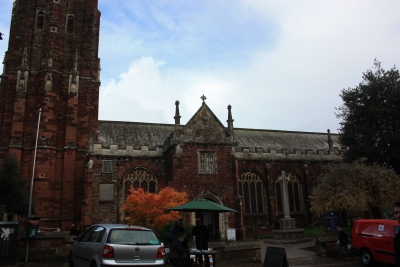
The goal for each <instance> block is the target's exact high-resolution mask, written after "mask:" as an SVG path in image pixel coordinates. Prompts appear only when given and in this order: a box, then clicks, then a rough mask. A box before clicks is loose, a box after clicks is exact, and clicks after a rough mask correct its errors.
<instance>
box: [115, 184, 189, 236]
mask: <svg viewBox="0 0 400 267" xmlns="http://www.w3.org/2000/svg"><path fill="white" fill-rule="evenodd" d="M129 192H130V193H131V194H130V195H129V196H128V197H127V198H126V201H125V204H124V205H123V206H122V209H123V210H125V211H126V212H127V213H128V217H125V221H126V222H127V223H128V224H135V225H141V226H145V227H150V228H152V229H153V230H160V229H161V228H162V227H163V226H164V225H165V224H166V223H168V222H170V221H173V220H176V219H177V218H179V212H177V211H171V212H165V209H168V208H172V207H175V206H178V205H181V204H184V203H186V202H187V194H186V193H185V192H177V191H175V190H174V189H172V188H171V187H166V188H164V189H161V190H160V192H159V193H158V194H155V193H149V192H145V191H144V190H143V189H142V188H138V189H135V188H133V187H132V186H131V187H130V188H129Z"/></svg>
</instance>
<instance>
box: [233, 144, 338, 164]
mask: <svg viewBox="0 0 400 267" xmlns="http://www.w3.org/2000/svg"><path fill="white" fill-rule="evenodd" d="M232 154H233V156H234V157H235V158H236V159H240V160H268V161H274V160H284V161H299V160H300V161H342V160H343V154H342V152H341V151H340V150H339V149H337V148H336V149H333V150H311V149H309V150H307V149H306V150H301V149H291V150H290V149H272V148H269V149H264V148H256V149H255V150H251V149H250V148H246V147H234V148H232Z"/></svg>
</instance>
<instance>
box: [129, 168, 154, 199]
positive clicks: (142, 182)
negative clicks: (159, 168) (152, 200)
mask: <svg viewBox="0 0 400 267" xmlns="http://www.w3.org/2000/svg"><path fill="white" fill-rule="evenodd" d="M124 186H125V196H128V195H129V194H130V193H129V188H130V187H131V186H133V188H135V189H138V188H143V190H144V191H145V192H150V193H158V184H157V178H156V176H155V175H154V173H153V172H151V171H149V170H147V169H144V168H137V169H133V170H131V171H130V172H129V173H128V174H127V175H126V176H125V178H124Z"/></svg>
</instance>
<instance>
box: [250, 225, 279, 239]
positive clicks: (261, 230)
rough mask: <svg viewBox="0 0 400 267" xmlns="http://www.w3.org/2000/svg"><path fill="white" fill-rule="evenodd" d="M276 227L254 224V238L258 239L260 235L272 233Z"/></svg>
mask: <svg viewBox="0 0 400 267" xmlns="http://www.w3.org/2000/svg"><path fill="white" fill-rule="evenodd" d="M274 229H275V227H274V226H272V225H266V226H253V236H254V239H258V236H260V235H267V234H272V230H274Z"/></svg>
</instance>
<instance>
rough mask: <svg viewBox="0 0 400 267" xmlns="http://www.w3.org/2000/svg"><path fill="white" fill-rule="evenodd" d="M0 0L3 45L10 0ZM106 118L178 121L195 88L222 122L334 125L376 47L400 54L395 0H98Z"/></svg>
mask: <svg viewBox="0 0 400 267" xmlns="http://www.w3.org/2000/svg"><path fill="white" fill-rule="evenodd" d="M12 2H13V0H0V6H1V15H0V31H1V32H2V33H4V34H5V36H3V39H4V40H3V41H0V55H1V56H2V57H3V56H4V52H5V51H6V49H7V45H8V33H9V24H10V19H11V5H12ZM99 10H100V11H101V13H102V15H101V22H100V25H101V27H100V51H99V57H100V58H101V68H102V71H101V81H102V83H101V90H100V110H99V117H100V119H101V120H118V121H137V122H151V123H174V119H173V117H174V115H175V101H176V100H178V101H179V102H180V114H181V116H182V118H181V123H182V124H185V123H186V122H187V121H188V120H189V119H190V118H191V117H192V116H193V114H194V113H195V112H196V111H197V110H198V109H199V107H200V106H201V102H202V100H201V99H200V97H201V96H202V95H203V94H204V95H205V96H206V97H207V100H206V103H207V105H208V106H209V107H210V108H211V110H212V111H213V112H214V113H215V115H216V116H217V117H218V118H219V119H220V120H221V122H222V123H223V124H224V125H226V120H227V116H228V111H227V106H228V105H231V106H232V116H233V119H234V127H237V128H255V129H272V130H290V131H307V132H326V130H327V129H328V128H329V129H330V130H331V132H333V133H336V132H338V130H337V129H338V128H339V122H340V121H339V120H338V119H337V118H336V116H335V107H339V106H340V105H341V104H342V103H343V102H342V100H341V98H340V96H339V94H340V92H341V90H342V89H343V88H349V87H355V86H356V85H357V84H358V83H359V82H361V81H362V73H363V72H365V71H367V70H368V69H371V68H372V66H373V62H374V59H375V58H377V59H378V60H379V61H381V62H382V67H383V68H384V69H390V68H392V67H393V66H395V65H396V67H397V68H399V65H400V51H399V48H400V31H399V30H400V15H399V14H400V1H399V0H374V1H370V0H357V1H356V0H354V1H352V0H337V1H323V0H313V1H305V0H288V1H284V0H275V1H267V0H190V1H188V0H157V1H156V0H154V1H153V0H112V1H111V0H99Z"/></svg>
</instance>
